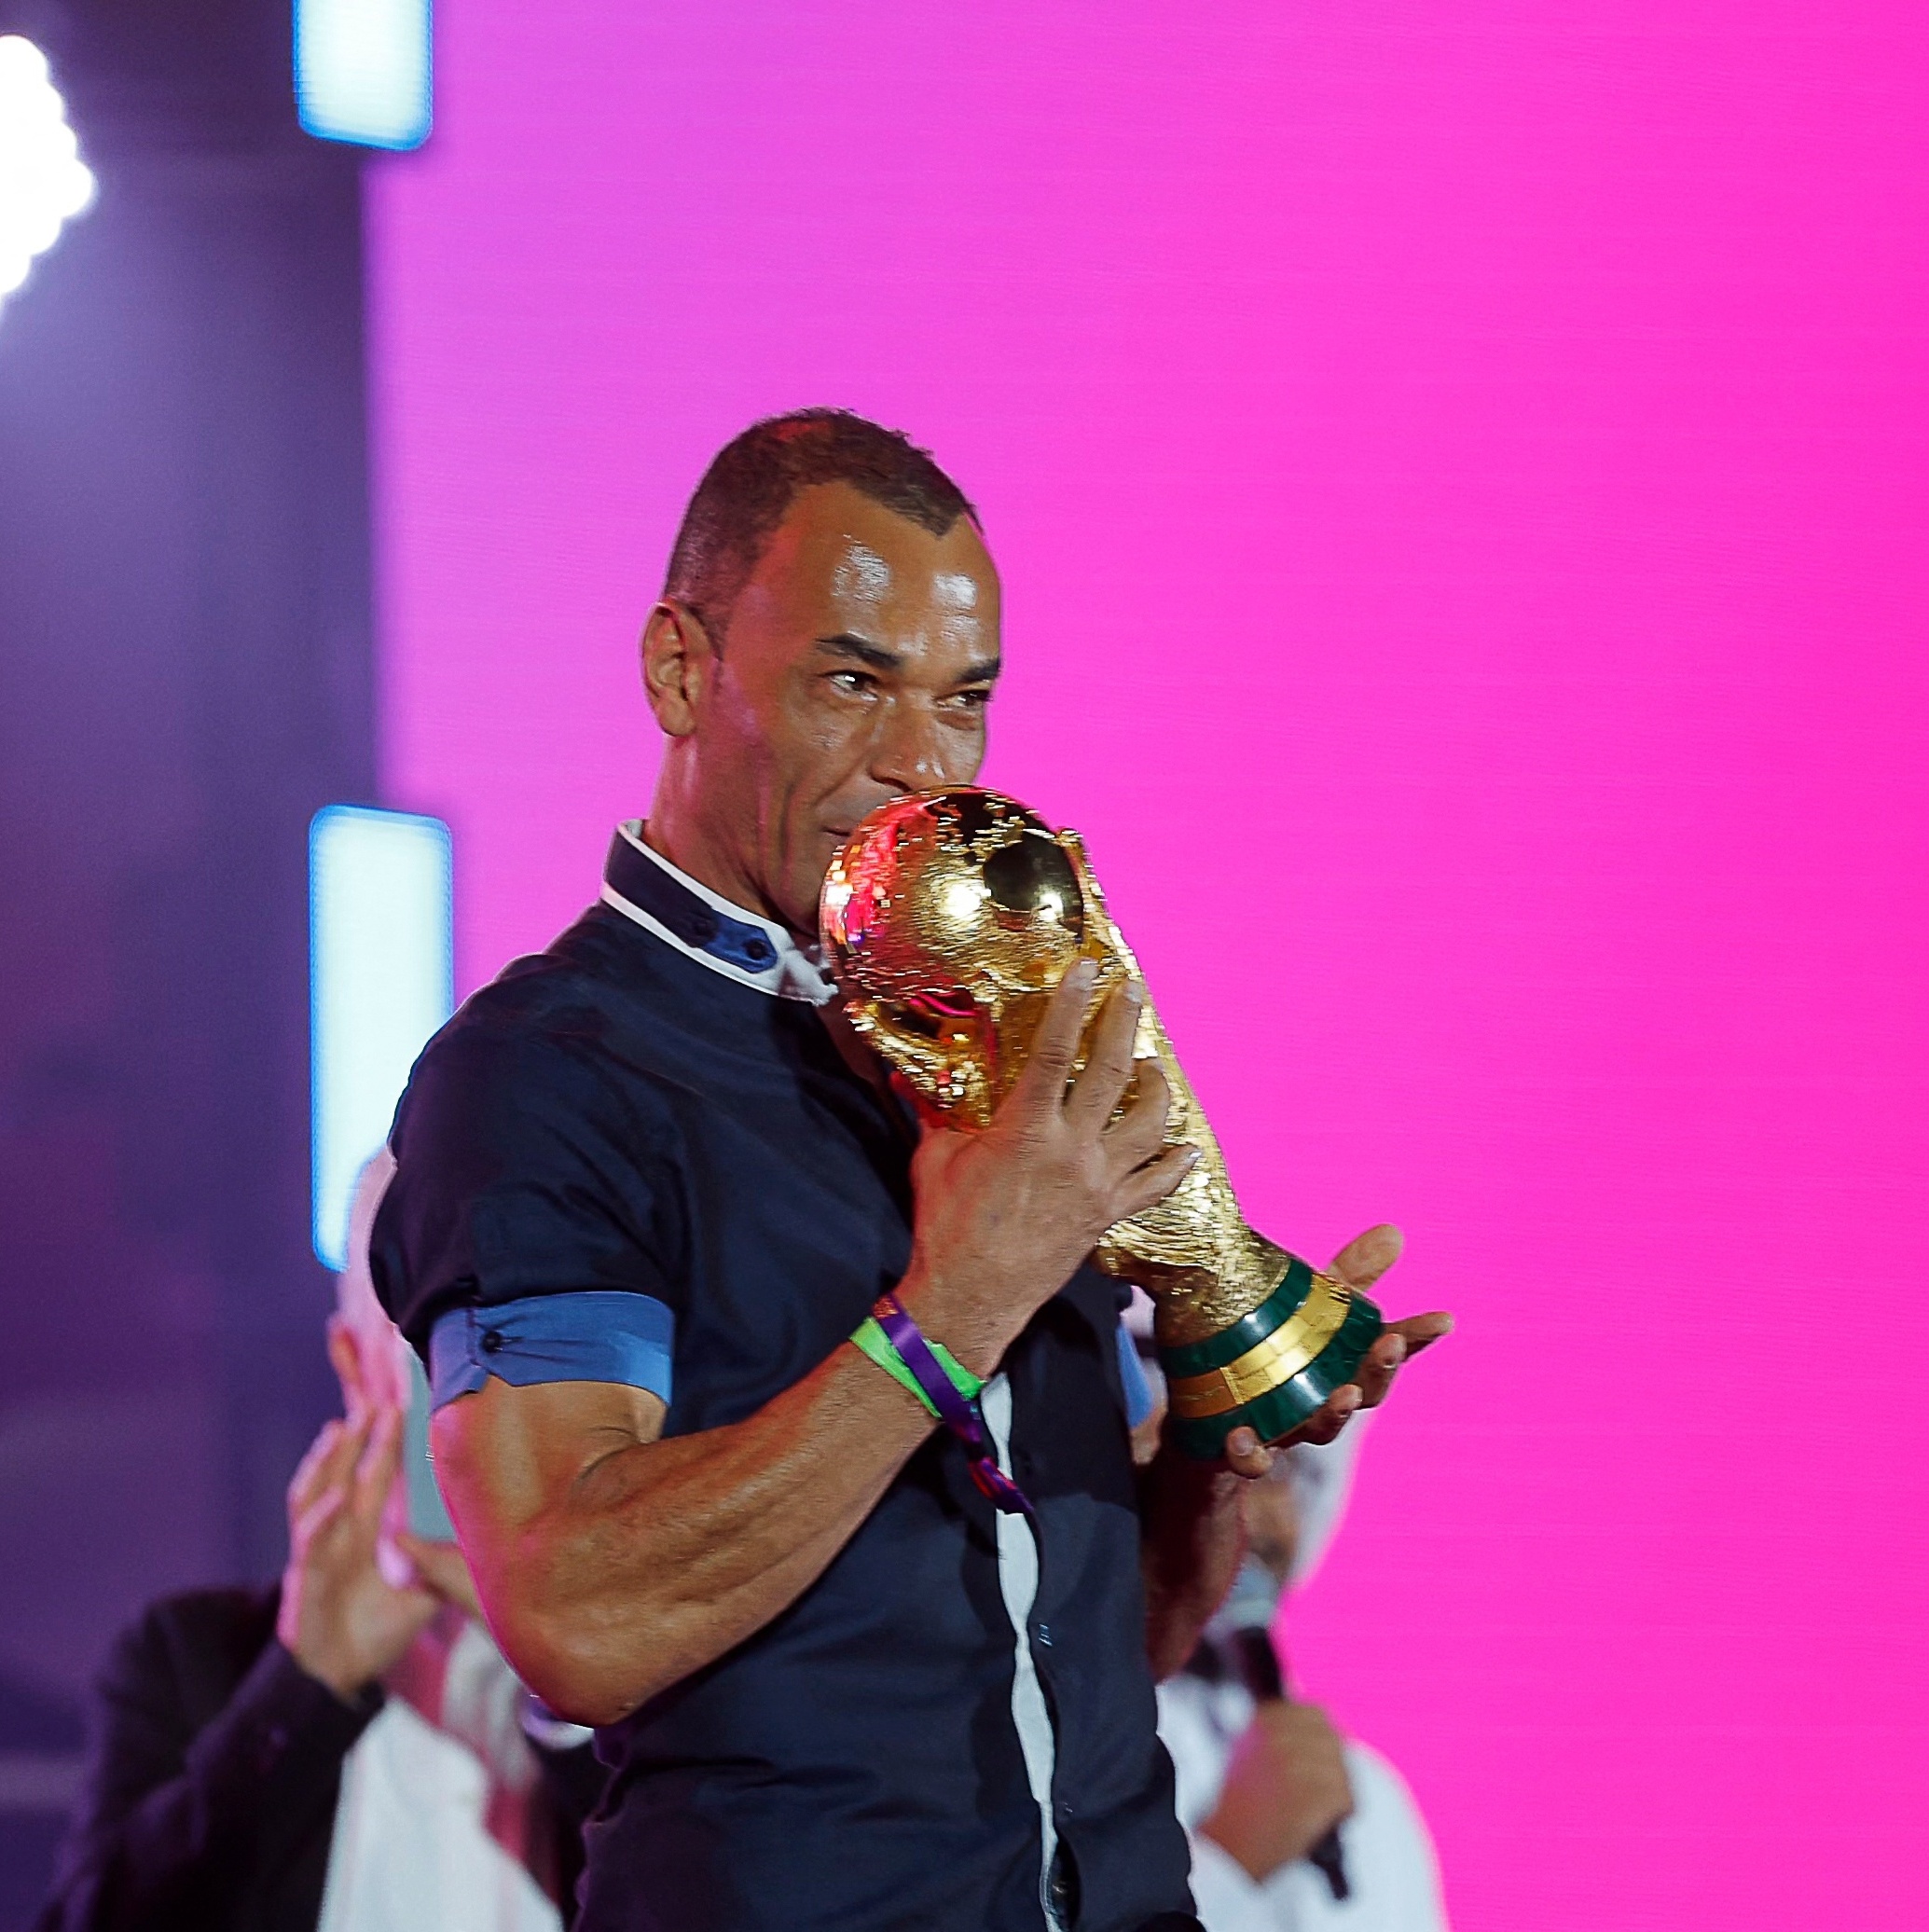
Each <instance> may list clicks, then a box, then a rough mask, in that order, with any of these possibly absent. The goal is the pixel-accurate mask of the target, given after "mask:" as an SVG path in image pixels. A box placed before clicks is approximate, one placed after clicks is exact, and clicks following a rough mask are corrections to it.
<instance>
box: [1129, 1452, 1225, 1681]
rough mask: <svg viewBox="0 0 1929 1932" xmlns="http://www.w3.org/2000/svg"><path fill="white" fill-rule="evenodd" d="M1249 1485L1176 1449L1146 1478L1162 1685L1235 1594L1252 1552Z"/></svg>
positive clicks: (1142, 1516) (1148, 1599) (1143, 1553)
mask: <svg viewBox="0 0 1929 1932" xmlns="http://www.w3.org/2000/svg"><path fill="white" fill-rule="evenodd" d="M1240 1482H1241V1478H1240V1477H1238V1476H1236V1475H1234V1474H1233V1471H1232V1470H1229V1469H1227V1468H1225V1467H1224V1465H1223V1464H1219V1463H1207V1462H1198V1461H1195V1460H1194V1459H1193V1458H1192V1457H1191V1456H1182V1455H1180V1454H1179V1452H1178V1450H1176V1449H1174V1448H1173V1447H1172V1446H1171V1444H1170V1443H1164V1444H1162V1445H1161V1447H1160V1449H1159V1453H1158V1454H1157V1455H1156V1456H1153V1458H1152V1460H1151V1462H1150V1463H1149V1464H1148V1465H1147V1466H1146V1468H1145V1470H1144V1471H1143V1472H1142V1473H1141V1475H1140V1477H1139V1487H1138V1509H1139V1523H1140V1532H1139V1536H1140V1541H1139V1560H1140V1566H1141V1568H1142V1570H1143V1574H1144V1577H1145V1604H1146V1654H1147V1656H1148V1657H1149V1658H1150V1659H1151V1666H1152V1675H1153V1677H1155V1678H1164V1677H1171V1676H1172V1674H1173V1673H1174V1672H1175V1671H1177V1670H1179V1669H1181V1668H1183V1666H1184V1664H1185V1662H1186V1659H1187V1658H1189V1657H1190V1656H1191V1655H1192V1651H1193V1649H1194V1648H1195V1646H1196V1645H1197V1644H1198V1641H1199V1637H1200V1635H1201V1633H1202V1632H1203V1631H1204V1630H1205V1628H1206V1623H1207V1622H1208V1621H1210V1619H1211V1617H1212V1614H1213V1612H1214V1611H1215V1610H1217V1609H1218V1608H1219V1605H1220V1604H1221V1603H1223V1602H1224V1601H1225V1596H1226V1592H1227V1591H1228V1590H1230V1589H1231V1588H1232V1587H1233V1576H1234V1575H1235V1574H1236V1573H1237V1571H1238V1568H1239V1559H1240V1557H1241V1555H1242V1554H1244V1552H1245V1549H1246V1526H1245V1521H1244V1519H1243V1517H1242V1516H1241V1513H1240V1509H1239V1487H1240Z"/></svg>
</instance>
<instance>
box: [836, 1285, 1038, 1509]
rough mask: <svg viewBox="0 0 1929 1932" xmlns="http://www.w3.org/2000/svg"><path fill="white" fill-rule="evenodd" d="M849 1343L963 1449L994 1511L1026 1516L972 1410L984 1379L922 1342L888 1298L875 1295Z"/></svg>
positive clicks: (1021, 1496)
mask: <svg viewBox="0 0 1929 1932" xmlns="http://www.w3.org/2000/svg"><path fill="white" fill-rule="evenodd" d="M850 1339H851V1341H852V1342H853V1343H854V1344H855V1345H857V1346H858V1347H859V1348H860V1349H861V1350H862V1351H863V1353H864V1354H865V1355H867V1356H869V1357H870V1359H872V1360H873V1361H875V1363H876V1364H877V1366H878V1367H879V1368H880V1369H882V1370H883V1371H884V1372H885V1373H886V1374H888V1375H889V1376H890V1377H891V1379H892V1380H893V1381H895V1382H899V1383H902V1385H903V1387H906V1388H908V1389H909V1390H910V1391H911V1392H912V1394H913V1395H915V1396H916V1398H917V1399H918V1401H921V1402H922V1403H923V1404H924V1406H925V1407H926V1409H928V1410H929V1411H930V1413H931V1414H933V1415H935V1416H936V1417H937V1418H938V1420H939V1421H940V1422H942V1423H943V1424H944V1427H945V1428H947V1429H949V1430H950V1431H951V1433H952V1434H953V1435H954V1436H956V1437H957V1438H958V1441H959V1442H962V1443H963V1444H964V1448H965V1453H966V1455H967V1456H970V1458H971V1481H972V1482H973V1483H975V1484H976V1485H977V1487H978V1490H979V1493H980V1494H981V1495H984V1496H986V1497H990V1499H991V1500H992V1501H993V1502H994V1503H996V1504H997V1505H998V1507H999V1509H1000V1510H1004V1511H1010V1512H1011V1513H1013V1514H1018V1515H1025V1516H1029V1515H1030V1514H1031V1504H1030V1503H1029V1501H1027V1498H1026V1495H1025V1492H1024V1491H1023V1490H1022V1489H1020V1488H1019V1487H1018V1485H1017V1484H1016V1483H1014V1482H1013V1481H1012V1479H1011V1477H1009V1476H1008V1475H1006V1474H1005V1472H1004V1471H1003V1470H1001V1469H999V1466H998V1457H997V1456H996V1455H994V1454H993V1452H992V1448H991V1444H990V1442H989V1441H988V1440H987V1437H986V1433H985V1416H984V1414H983V1412H982V1411H981V1410H980V1409H979V1407H978V1395H979V1391H980V1390H981V1389H983V1388H984V1387H985V1381H984V1377H983V1376H980V1375H974V1374H972V1373H971V1370H969V1369H968V1368H966V1367H965V1366H964V1364H963V1363H962V1362H960V1361H959V1360H958V1359H957V1357H956V1356H954V1355H953V1354H952V1353H951V1351H950V1350H949V1349H948V1348H946V1347H945V1346H944V1344H943V1343H941V1342H932V1341H930V1340H929V1339H928V1338H927V1336H926V1335H925V1332H924V1331H923V1330H922V1329H920V1328H919V1327H918V1325H917V1324H916V1322H915V1321H914V1320H912V1318H911V1317H910V1315H909V1314H908V1313H907V1312H906V1310H905V1307H904V1304H903V1303H902V1302H901V1301H899V1300H898V1298H897V1296H896V1295H894V1294H889V1293H886V1294H881V1295H879V1296H878V1298H877V1300H876V1302H875V1304H873V1305H872V1309H871V1313H870V1316H869V1318H867V1319H865V1320H863V1321H861V1322H860V1323H859V1324H858V1326H857V1328H856V1329H855V1331H854V1332H852V1334H851V1338H850Z"/></svg>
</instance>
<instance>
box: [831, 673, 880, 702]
mask: <svg viewBox="0 0 1929 1932" xmlns="http://www.w3.org/2000/svg"><path fill="white" fill-rule="evenodd" d="M831 683H833V684H834V685H835V686H836V687H837V689H838V690H840V691H844V692H847V693H848V694H849V695H850V696H852V697H862V696H863V695H864V693H865V692H866V691H868V690H870V688H871V685H872V683H873V679H872V678H871V675H870V673H869V672H868V671H861V670H834V671H833V672H832V673H831Z"/></svg>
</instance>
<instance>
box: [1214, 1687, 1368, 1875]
mask: <svg viewBox="0 0 1929 1932" xmlns="http://www.w3.org/2000/svg"><path fill="white" fill-rule="evenodd" d="M1352 1815H1353V1787H1352V1785H1351V1784H1350V1783H1349V1781H1348V1779H1347V1776H1346V1760H1345V1758H1344V1757H1343V1755H1342V1746H1341V1744H1340V1733H1339V1732H1337V1731H1335V1730H1334V1729H1333V1727H1332V1725H1331V1723H1330V1721H1329V1719H1328V1718H1327V1715H1326V1713H1325V1712H1324V1711H1323V1710H1321V1709H1319V1708H1318V1707H1317V1705H1315V1704H1261V1705H1260V1707H1259V1708H1258V1710H1256V1711H1255V1712H1254V1713H1253V1718H1252V1722H1251V1723H1250V1724H1248V1725H1247V1727H1246V1730H1245V1732H1244V1733H1243V1734H1242V1735H1241V1737H1240V1739H1239V1742H1238V1743H1237V1744H1236V1745H1234V1746H1233V1756H1232V1760H1231V1761H1230V1762H1229V1763H1228V1764H1227V1766H1226V1781H1225V1783H1224V1784H1223V1785H1222V1786H1221V1787H1219V1803H1218V1804H1217V1805H1216V1806H1215V1807H1214V1808H1213V1812H1212V1815H1211V1816H1210V1817H1208V1818H1207V1819H1206V1821H1205V1823H1204V1824H1202V1825H1201V1826H1200V1827H1199V1830H1200V1833H1201V1835H1202V1836H1204V1837H1206V1838H1209V1839H1211V1840H1212V1841H1213V1842H1214V1843H1215V1844H1218V1845H1220V1846H1222V1847H1223V1848H1224V1849H1225V1850H1226V1851H1228V1852H1230V1853H1231V1854H1232V1855H1233V1857H1234V1858H1236V1859H1237V1860H1238V1861H1239V1863H1240V1864H1241V1865H1242V1866H1244V1867H1245V1869H1246V1870H1247V1874H1248V1875H1249V1876H1250V1877H1251V1878H1253V1879H1254V1880H1255V1881H1257V1882H1259V1883H1261V1884H1263V1883H1264V1881H1265V1880H1267V1879H1268V1878H1270V1877H1271V1876H1272V1875H1273V1873H1274V1872H1275V1871H1277V1870H1279V1868H1280V1867H1281V1866H1282V1865H1290V1864H1291V1863H1292V1862H1293V1860H1294V1859H1295V1858H1303V1857H1304V1856H1306V1854H1307V1853H1308V1852H1310V1851H1311V1850H1312V1849H1313V1847H1314V1846H1315V1845H1316V1844H1317V1843H1318V1842H1319V1841H1320V1840H1321V1839H1322V1838H1324V1837H1325V1836H1326V1834H1327V1833H1328V1832H1329V1831H1330V1830H1331V1829H1332V1828H1333V1827H1334V1826H1335V1825H1337V1824H1339V1823H1340V1822H1341V1820H1342V1819H1343V1818H1349V1817H1351V1816H1352Z"/></svg>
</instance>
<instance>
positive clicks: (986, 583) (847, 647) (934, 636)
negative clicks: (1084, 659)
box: [691, 483, 999, 935]
mask: <svg viewBox="0 0 1929 1932" xmlns="http://www.w3.org/2000/svg"><path fill="white" fill-rule="evenodd" d="M713 642H714V641H713ZM998 671H999V584H998V573H997V572H996V571H995V570H994V569H993V568H992V563H991V559H990V557H989V556H988V555H987V554H986V553H985V545H984V544H983V543H982V541H981V540H980V539H979V536H978V532H977V531H976V530H975V529H973V528H972V526H971V521H970V519H969V518H966V517H959V518H958V521H957V522H956V523H954V524H953V525H952V527H951V529H950V530H949V531H947V532H946V533H945V534H944V536H942V537H934V536H932V535H931V534H930V531H926V530H924V529H922V528H920V527H919V526H918V525H917V524H916V523H912V522H910V521H909V520H907V519H906V518H904V517H899V516H897V515H896V514H894V513H893V512H892V511H889V510H887V509H885V508H884V507H883V506H882V505H881V504H875V503H873V502H872V501H871V500H870V499H869V498H868V497H865V496H863V495H861V493H860V492H859V491H857V490H853V489H851V488H850V487H849V486H848V485H847V484H842V483H831V484H822V485H820V486H818V487H816V488H813V489H810V490H804V491H802V492H801V493H800V494H799V496H798V497H797V500H796V502H795V503H794V504H792V507H791V510H790V513H789V514H788V515H787V516H786V517H785V518H784V521H783V522H782V524H781V525H780V526H779V527H778V530H777V531H776V533H775V534H774V535H773V536H772V538H771V541H770V543H769V545H768V546H767V548H766V549H765V553H764V556H763V558H762V559H760V560H759V562H758V565H757V568H756V571H755V573H753V575H752V576H751V580H750V582H749V583H748V584H747V585H746V586H744V588H743V590H742V592H741V593H740V594H739V596H738V597H737V601H736V603H735V604H734V605H733V606H732V608H731V610H730V613H729V616H728V621H727V635H726V636H725V638H724V639H723V642H722V643H721V645H720V646H719V648H718V654H717V655H716V657H715V658H714V659H713V660H712V662H711V665H710V675H709V677H708V678H707V680H706V682H705V688H704V690H703V693H702V696H701V698H700V701H699V703H698V705H697V707H696V728H695V731H694V733H693V734H692V736H693V738H694V739H695V744H694V747H693V749H694V750H695V751H696V773H697V791H696V795H695V796H694V797H693V798H692V801H691V802H692V803H693V805H694V806H695V807H696V811H697V814H698V816H699V817H700V819H701V821H702V823H703V828H704V833H705V838H706V843H707V844H708V845H709V846H710V848H711V849H713V850H717V851H720V852H722V851H727V852H728V853H729V854H730V856H731V859H732V861H733V863H734V867H735V869H737V871H738V872H739V873H740V875H741V876H742V877H743V878H744V879H745V880H746V881H747V882H749V883H751V884H753V885H754V886H756V887H757V888H758V889H759V890H761V892H762V894H763V896H764V898H765V901H766V903H767V904H768V905H769V907H770V909H771V910H772V911H773V912H774V913H775V914H776V915H777V916H778V918H781V919H782V920H783V921H784V923H785V924H786V925H788V926H789V927H790V928H791V929H792V931H795V932H799V933H802V934H806V935H809V934H814V933H815V932H816V931H817V902H818V892H819V890H820V888H821V886H822V884H823V879H824V873H825V870H826V869H827V868H828V866H829V864H830V862H831V857H832V855H833V853H834V852H835V850H836V849H837V847H838V846H839V845H840V844H841V843H842V842H843V840H844V839H845V838H846V837H847V835H849V833H850V832H851V830H852V829H853V828H854V827H855V826H856V824H857V822H858V821H859V820H860V819H861V818H862V817H863V816H864V815H865V814H866V813H867V812H869V811H871V810H873V809H874V808H875V807H877V806H880V805H882V804H884V803H885V802H886V801H887V800H889V799H891V798H895V797H899V796H901V795H902V793H906V792H920V791H925V790H928V789H930V788H931V787H933V786H939V785H958V784H968V783H970V782H971V780H972V779H974V778H975V777H976V776H977V772H978V766H979V765H980V763H981V762H982V761H983V759H984V756H985V710H986V707H987V705H988V704H989V702H990V698H991V691H992V686H993V683H994V682H995V680H996V679H997V676H998Z"/></svg>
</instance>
